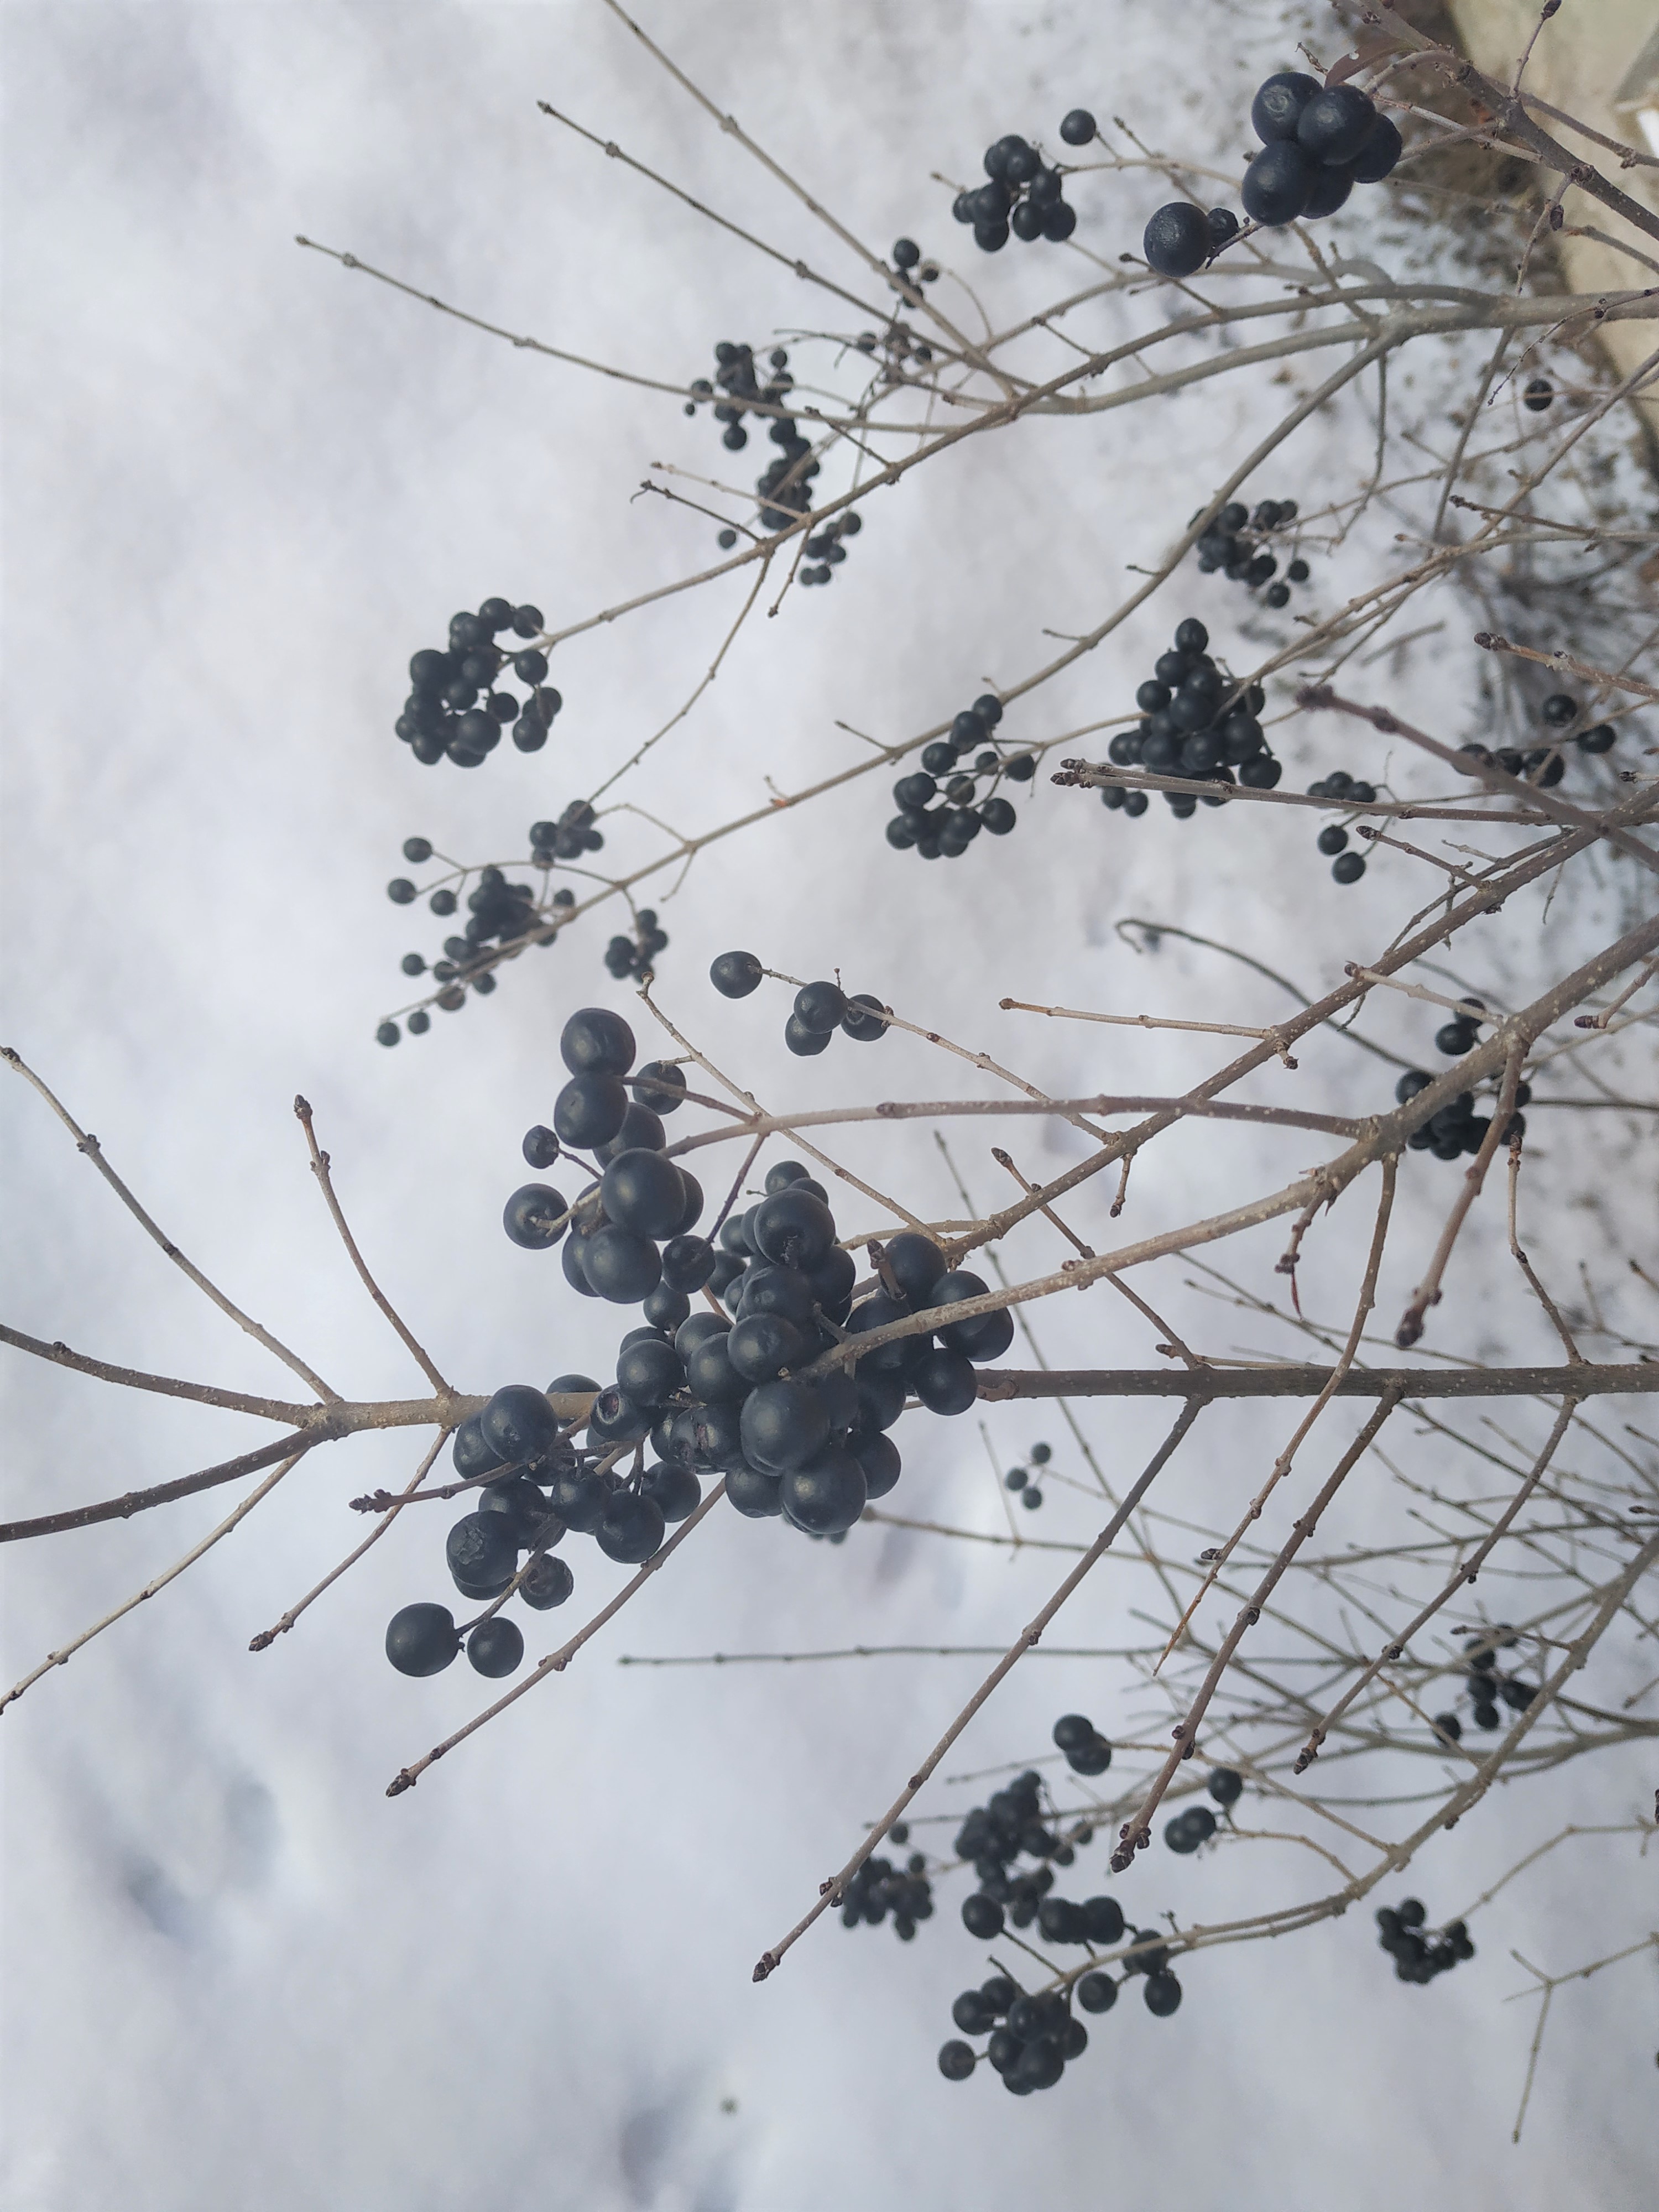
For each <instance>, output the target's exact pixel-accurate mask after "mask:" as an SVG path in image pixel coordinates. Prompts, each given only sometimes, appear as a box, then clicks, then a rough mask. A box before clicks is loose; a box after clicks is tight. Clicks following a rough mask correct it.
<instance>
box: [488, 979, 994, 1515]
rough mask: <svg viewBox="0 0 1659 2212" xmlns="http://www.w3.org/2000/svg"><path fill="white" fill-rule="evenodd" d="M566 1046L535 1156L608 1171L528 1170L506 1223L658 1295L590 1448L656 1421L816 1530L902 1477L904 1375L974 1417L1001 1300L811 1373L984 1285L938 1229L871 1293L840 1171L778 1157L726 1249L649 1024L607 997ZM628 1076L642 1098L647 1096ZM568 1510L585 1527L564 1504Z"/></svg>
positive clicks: (770, 1511)
mask: <svg viewBox="0 0 1659 2212" xmlns="http://www.w3.org/2000/svg"><path fill="white" fill-rule="evenodd" d="M560 1051H561V1053H562V1055H563V1058H564V1062H565V1065H566V1066H567V1067H568V1068H569V1069H570V1070H571V1079H570V1080H569V1082H568V1083H567V1084H566V1085H565V1086H564V1088H563V1089H562V1091H560V1092H559V1094H558V1097H557V1098H556V1100H555V1102H554V1108H553V1126H552V1128H551V1129H550V1130H549V1129H545V1128H540V1127H538V1128H536V1129H533V1130H532V1131H531V1132H530V1133H529V1135H528V1136H527V1137H526V1158H527V1159H529V1160H530V1161H531V1162H532V1165H537V1166H543V1167H544V1166H550V1165H551V1164H552V1162H553V1160H554V1159H556V1158H557V1157H558V1156H559V1153H560V1152H567V1153H568V1152H575V1151H583V1152H591V1153H592V1158H593V1159H594V1161H595V1162H596V1163H597V1164H598V1165H599V1168H600V1169H601V1170H602V1173H601V1175H600V1176H599V1180H598V1181H597V1182H592V1183H590V1184H589V1185H588V1187H587V1188H586V1189H585V1190H583V1191H582V1192H581V1193H580V1195H579V1196H578V1197H577V1198H576V1199H575V1200H574V1203H572V1204H570V1205H568V1206H567V1205H566V1202H565V1200H564V1199H563V1198H562V1196H561V1195H560V1194H559V1193H558V1192H557V1191H556V1190H554V1189H552V1188H550V1187H549V1186H547V1185H545V1184H540V1183H532V1184H527V1185H526V1186H525V1188H523V1189H521V1190H519V1191H516V1192H515V1193H514V1194H513V1197H512V1198H511V1199H509V1200H508V1201H507V1210H506V1213H505V1216H504V1222H503V1225H504V1226H505V1228H506V1230H507V1235H508V1236H509V1237H512V1238H513V1241H514V1242H515V1243H520V1244H522V1245H525V1246H527V1247H531V1248H539V1249H545V1248H546V1247H548V1246H550V1245H553V1244H556V1243H559V1242H560V1241H561V1239H563V1243H564V1250H563V1254H562V1260H563V1267H564V1273H565V1276H566V1278H567V1279H568V1282H569V1283H570V1285H571V1286H572V1288H573V1289H574V1290H576V1291H579V1292H581V1293H583V1294H584V1295H586V1296H588V1297H603V1298H606V1299H609V1300H611V1301H612V1302H613V1303H615V1304H634V1303H636V1302H642V1305H643V1314H644V1319H645V1322H646V1323H647V1326H646V1327H645V1328H641V1329H638V1330H636V1331H635V1332H634V1333H633V1334H632V1335H631V1336H630V1337H629V1338H628V1339H627V1340H625V1342H624V1344H623V1348H622V1350H621V1352H619V1354H618V1358H617V1379H616V1382H615V1383H614V1384H613V1385H611V1386H610V1387H608V1388H606V1389H604V1390H602V1391H601V1392H600V1393H599V1396H598V1398H597V1399H596V1400H595V1401H594V1405H593V1408H592V1414H591V1416H590V1419H589V1422H588V1431H587V1434H588V1443H589V1445H590V1447H597V1448H599V1449H605V1450H618V1449H625V1448H626V1447H629V1446H636V1447H638V1448H639V1456H640V1457H641V1459H642V1457H643V1446H644V1443H645V1442H646V1440H647V1437H648V1438H649V1440H650V1442H651V1444H652V1445H653V1449H655V1450H656V1452H657V1454H658V1455H659V1459H660V1460H661V1461H662V1462H664V1463H665V1468H667V1469H668V1470H669V1471H671V1472H674V1473H678V1472H682V1471H683V1472H684V1473H686V1474H696V1473H697V1472H709V1471H718V1472H720V1473H721V1474H725V1476H726V1495H727V1497H728V1498H729V1499H730V1501H731V1503H732V1504H733V1505H734V1506H735V1507H736V1508H737V1510H738V1511H739V1512H741V1513H743V1514H744V1515H746V1516H749V1517H750V1518H761V1517H763V1516H771V1515H781V1516H783V1517H784V1518H785V1519H787V1520H788V1521H789V1522H791V1523H792V1524H793V1526H795V1527H796V1528H800V1529H802V1530H803V1531H805V1533H806V1534H810V1535H817V1536H835V1535H837V1534H841V1533H842V1532H843V1531H844V1530H846V1529H848V1528H851V1527H852V1525H853V1523H854V1522H855V1521H856V1520H857V1519H858V1517H859V1516H860V1513H861V1512H862V1511H863V1510H864V1507H865V1504H866V1501H867V1500H868V1499H870V1498H878V1497H882V1496H884V1494H885V1493H886V1492H888V1491H889V1490H890V1489H891V1488H892V1486H893V1485H894V1484H895V1483H896V1481H897V1480H898V1477H899V1473H900V1465H901V1462H900V1459H899V1455H898V1452H897V1450H896V1448H895V1446H894V1445H893V1444H892V1443H890V1441H889V1440H888V1438H887V1437H886V1435H885V1433H884V1431H886V1430H888V1429H890V1427H891V1426H892V1425H893V1423H894V1422H895V1421H896V1419H898V1416H899V1414H900V1413H901V1411H902V1408H903V1406H904V1403H905V1399H906V1395H907V1390H908V1391H910V1392H914V1394H915V1396H916V1397H917V1398H918V1399H919V1400H920V1401H921V1404H922V1405H923V1406H925V1407H927V1408H928V1409H929V1411H931V1412H933V1413H945V1414H954V1413H965V1412H966V1411H967V1410H968V1408H969V1406H971V1405H972V1404H973V1403H974V1402H975V1399H976V1397H977V1395H978V1377H977V1376H976V1374H975V1368H974V1364H973V1363H974V1361H975V1359H994V1358H999V1357H1000V1355H1001V1354H1002V1353H1003V1352H1006V1350H1007V1348H1008V1346H1009V1345H1010V1344H1011V1343H1012V1340H1013V1322H1012V1319H1011V1318H1010V1316H1008V1314H1007V1313H1006V1311H1005V1310H996V1311H993V1312H990V1313H987V1314H984V1315H981V1316H977V1317H975V1318H973V1319H969V1320H967V1321H962V1322H954V1323H948V1324H946V1325H945V1326H944V1327H943V1328H940V1329H939V1330H938V1331H937V1332H934V1331H918V1332H917V1333H916V1334H913V1335H909V1336H907V1337H903V1338H900V1339H897V1340H894V1341H892V1342H890V1343H887V1344H884V1345H881V1346H877V1347H876V1348H875V1349H874V1350H872V1352H869V1353H867V1354H866V1355H865V1357H864V1358H862V1359H861V1360H858V1359H855V1360H854V1362H853V1363H852V1365H851V1367H850V1368H849V1369H848V1370H841V1371H836V1372H834V1373H831V1374H828V1375H824V1376H819V1377H816V1378H814V1379H813V1380H811V1381H803V1380H800V1379H799V1376H800V1374H801V1370H806V1369H810V1368H811V1366H812V1365H813V1363H814V1362H816V1361H817V1359H818V1358H820V1357H821V1356H822V1355H823V1353H825V1352H829V1351H831V1350H832V1349H834V1347H835V1346H836V1345H837V1344H840V1343H842V1342H843V1341H845V1340H847V1339H848V1338H853V1339H856V1338H858V1337H859V1336H860V1335H863V1334H868V1333H869V1332H870V1331H871V1330H872V1329H877V1328H882V1327H884V1325H887V1324H889V1323H891V1322H897V1321H901V1320H902V1319H904V1318H906V1317H907V1316H909V1315H910V1314H911V1313H913V1312H921V1311H923V1310H927V1309H928V1308H932V1307H939V1306H945V1305H951V1304H956V1303H957V1302H958V1301H960V1300H963V1299H966V1298H970V1297H982V1296H983V1295H984V1294H985V1291H986V1289H987V1285H985V1283H984V1282H983V1281H981V1279H980V1277H978V1276H977V1275H975V1274H971V1273H968V1272H966V1271H965V1270H954V1271H953V1270H951V1268H950V1267H948V1266H947V1263H946V1261H945V1255H944V1254H943V1253H942V1252H941V1251H940V1249H939V1247H938V1245H936V1244H935V1243H933V1241H932V1239H931V1238H929V1237H925V1236H922V1235H921V1234H920V1233H919V1232H915V1231H906V1232H904V1233H902V1234H901V1235H900V1236H897V1237H894V1238H893V1239H892V1241H891V1242H890V1243H889V1244H888V1245H887V1246H886V1248H885V1249H884V1250H882V1251H880V1253H879V1264H880V1269H881V1284H882V1287H881V1288H879V1289H875V1290H872V1291H871V1292H870V1293H869V1294H867V1295H866V1297H863V1298H862V1299H861V1300H860V1302H859V1303H858V1304H854V1303H853V1291H854V1283H855V1280H856V1275H857V1270H856V1268H855V1267H854V1263H853V1260H852V1258H851V1255H849V1254H848V1252H846V1251H845V1250H844V1249H842V1247H841V1246H840V1245H839V1244H838V1243H836V1221H835V1216H834V1215H833V1214H832V1212H830V1210H829V1204H828V1202H827V1194H826V1193H825V1191H824V1189H823V1186H822V1185H821V1184H819V1183H817V1182H813V1181H812V1179H811V1177H810V1176H808V1174H807V1172H806V1170H805V1168H804V1167H803V1166H802V1165H801V1164H799V1162H798V1161H783V1162H781V1163H779V1164H778V1165H776V1166H775V1167H774V1168H772V1169H771V1170H769V1173H768V1175H767V1177H766V1182H765V1188H764V1192H763V1195H762V1197H761V1198H760V1199H759V1200H757V1202H756V1203H755V1204H754V1205H752V1206H750V1207H749V1208H748V1210H747V1212H744V1213H743V1214H742V1215H741V1216H738V1215H736V1214H733V1215H732V1216H731V1217H730V1218H727V1219H726V1220H725V1221H724V1222H723V1223H722V1224H721V1225H720V1231H719V1234H720V1250H719V1251H718V1252H717V1251H716V1249H715V1248H714V1244H713V1243H711V1242H710V1241H709V1240H708V1239H707V1238H705V1237H698V1236H696V1235H694V1234H693V1233H692V1231H693V1230H694V1228H695V1225H696V1222H697V1220H698V1218H699V1217H700V1215H701V1213H702V1203H703V1200H702V1190H701V1188H699V1186H698V1184H697V1182H696V1179H695V1177H693V1176H690V1175H689V1174H688V1173H687V1172H686V1171H685V1170H684V1169H682V1168H680V1167H678V1166H677V1165H676V1164H675V1163H674V1162H673V1161H672V1160H671V1159H669V1158H667V1157H666V1155H665V1150H664V1146H665V1131H664V1128H663V1123H662V1121H661V1118H660V1114H661V1113H667V1112H673V1111H675V1110H677V1109H678V1106H679V1104H680V1103H681V1099H682V1097H683V1096H684V1089H685V1079H684V1076H683V1074H682V1073H680V1071H679V1069H678V1067H677V1066H672V1065H671V1064H668V1063H665V1062H661V1061H653V1062H652V1063H650V1065H648V1066H647V1067H645V1068H642V1069H641V1071H640V1073H639V1074H638V1075H637V1076H634V1077H632V1078H629V1069H630V1068H631V1067H632V1066H633V1062H634V1053H635V1045H634V1037H633V1032H632V1031H631V1030H629V1026H628V1024H627V1023H626V1022H624V1021H623V1019H622V1018H621V1017H620V1016H619V1015H617V1014H613V1013H611V1012H607V1011H606V1010H605V1009H604V1008H601V1007H590V1008H587V1009H586V1010H584V1011H583V1012H580V1013H578V1014H574V1015H573V1016H572V1017H571V1018H570V1020H569V1021H568V1023H567V1024H565V1028H564V1032H563V1035H562V1038H561V1040H560ZM625 1079H626V1080H625ZM630 1087H631V1088H633V1089H634V1090H635V1091H636V1092H637V1093H639V1094H641V1096H640V1097H635V1099H633V1100H631V1101H630V1099H629V1096H628V1092H629V1088H630ZM647 1097H648V1098H652V1099H653V1100H654V1101H655V1103H656V1106H657V1108H658V1109H659V1111H658V1112H653V1110H652V1108H651V1107H650V1106H647V1105H646V1104H645V1103H642V1099H643V1098H647ZM567 1229H568V1231H569V1232H570V1233H569V1234H568V1236H567V1235H566V1231H567ZM705 1288H706V1289H707V1290H708V1291H709V1293H710V1294H711V1297H714V1298H718V1299H720V1300H721V1301H722V1302H723V1303H724V1304H725V1305H726V1310H727V1311H728V1312H729V1313H730V1314H731V1315H732V1321H731V1322H729V1323H728V1322H726V1321H725V1320H724V1319H723V1318H722V1317H721V1316H720V1314H719V1313H718V1311H712V1310H711V1311H707V1312H702V1313H699V1314H696V1315H693V1314H692V1313H691V1311H690V1296H691V1294H692V1293H693V1292H695V1291H699V1290H703V1289H705ZM935 1335H937V1338H938V1341H937V1342H936V1341H935ZM653 1479H654V1478H653V1477H652V1476H647V1477H645V1478H644V1480H646V1481H647V1484H648V1483H649V1481H650V1480H653ZM559 1511H560V1514H561V1516H562V1519H563V1520H564V1521H565V1522H566V1523H567V1524H568V1525H569V1526H571V1527H577V1526H580V1522H577V1521H575V1520H574V1519H573V1518H572V1515H571V1513H570V1512H569V1511H568V1510H566V1506H565V1504H564V1502H563V1501H562V1500H561V1501H559ZM641 1525H643V1524H641ZM660 1541H661V1529H660V1525H659V1526H658V1528H657V1530H656V1534H655V1542H660ZM654 1548H655V1543H654V1542H653V1544H651V1545H650V1546H649V1547H647V1550H645V1551H643V1552H641V1553H640V1557H641V1559H646V1558H648V1557H649V1556H650V1555H651V1551H652V1550H653V1549H654Z"/></svg>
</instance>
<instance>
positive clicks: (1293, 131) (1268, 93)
mask: <svg viewBox="0 0 1659 2212" xmlns="http://www.w3.org/2000/svg"><path fill="white" fill-rule="evenodd" d="M1322 89H1323V88H1322V86H1321V84H1320V82H1319V79H1318V78H1317V77H1316V76H1306V75H1305V74H1304V72H1303V71H1301V70H1277V71H1275V73H1274V74H1273V76H1270V77H1267V78H1265V79H1264V80H1263V82H1261V85H1260V86H1259V87H1258V88H1257V90H1256V95H1255V100H1253V101H1252V102H1251V103H1250V128H1251V129H1252V130H1253V131H1255V135H1256V137H1258V138H1260V139H1261V141H1262V142H1263V143H1264V144H1265V143H1270V142H1271V141H1273V139H1276V138H1294V137H1296V135H1297V125H1298V124H1299V123H1300V121H1301V120H1302V111H1303V109H1304V107H1306V106H1307V105H1308V103H1309V101H1310V100H1313V99H1315V98H1316V97H1317V95H1318V94H1319V93H1320V92H1321V91H1322Z"/></svg>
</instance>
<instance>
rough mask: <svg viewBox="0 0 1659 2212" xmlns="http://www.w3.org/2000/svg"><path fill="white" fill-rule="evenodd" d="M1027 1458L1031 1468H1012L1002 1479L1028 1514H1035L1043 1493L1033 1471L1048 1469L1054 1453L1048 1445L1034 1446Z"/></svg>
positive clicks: (1040, 1503) (1005, 1486) (1006, 1487)
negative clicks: (1034, 1469)
mask: <svg viewBox="0 0 1659 2212" xmlns="http://www.w3.org/2000/svg"><path fill="white" fill-rule="evenodd" d="M1026 1457H1027V1458H1028V1459H1029V1460H1030V1462H1031V1465H1030V1467H1011V1468H1009V1470H1008V1472H1007V1474H1005V1475H1004V1476H1003V1478H1002V1480H1003V1486H1004V1488H1005V1489H1007V1490H1012V1492H1013V1493H1014V1495H1015V1496H1016V1497H1017V1498H1018V1500H1019V1502H1020V1504H1022V1505H1023V1506H1024V1508H1025V1510H1026V1511H1027V1512H1028V1513H1035V1512H1036V1510H1037V1509H1038V1508H1039V1507H1040V1506H1041V1505H1042V1490H1041V1488H1040V1487H1039V1486H1038V1483H1037V1481H1036V1480H1035V1479H1034V1477H1033V1474H1032V1469H1033V1468H1036V1469H1037V1470H1038V1471H1039V1472H1040V1471H1041V1470H1042V1468H1045V1467H1047V1466H1048V1462H1049V1461H1050V1460H1051V1459H1052V1458H1053V1457H1054V1453H1053V1452H1052V1451H1051V1450H1050V1449H1049V1447H1048V1445H1047V1444H1033V1445H1032V1446H1031V1449H1030V1451H1029V1452H1028V1453H1027V1454H1026Z"/></svg>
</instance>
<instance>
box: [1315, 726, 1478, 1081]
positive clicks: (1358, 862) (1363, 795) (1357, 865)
mask: <svg viewBox="0 0 1659 2212" xmlns="http://www.w3.org/2000/svg"><path fill="white" fill-rule="evenodd" d="M1308 796H1309V798H1310V799H1348V800H1350V801H1351V802H1352V805H1355V806H1369V805H1371V804H1372V802H1373V801H1374V800H1375V799H1376V785H1375V784H1371V783H1366V782H1364V781H1362V780H1360V779H1359V778H1357V777H1354V776H1352V775H1349V774H1348V771H1347V769H1345V768H1334V769H1331V771H1330V773H1329V774H1328V775H1322V776H1320V777H1318V778H1317V779H1316V781H1314V782H1312V783H1310V785H1309V786H1308ZM1314 845H1315V847H1316V849H1317V850H1318V851H1319V852H1321V853H1322V854H1324V855H1325V858H1326V859H1327V860H1328V861H1329V862H1330V864H1331V875H1332V878H1333V879H1334V881H1335V882H1337V883H1339V884H1357V883H1358V881H1359V878H1361V876H1363V875H1364V872H1365V855H1364V854H1363V853H1351V852H1350V851H1349V850H1348V833H1347V831H1346V829H1344V828H1343V827H1342V825H1341V823H1340V822H1328V823H1326V824H1325V827H1324V828H1323V829H1322V830H1321V831H1320V832H1319V835H1318V836H1316V838H1315V839H1314ZM1465 1049H1467V1047H1466V1048H1465ZM1418 1088H1419V1090H1420V1089H1421V1088H1422V1085H1420V1084H1419V1086H1418ZM1404 1103H1405V1102H1404V1100H1403V1099H1402V1100H1401V1104H1402V1105H1403V1104H1404Z"/></svg>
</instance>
